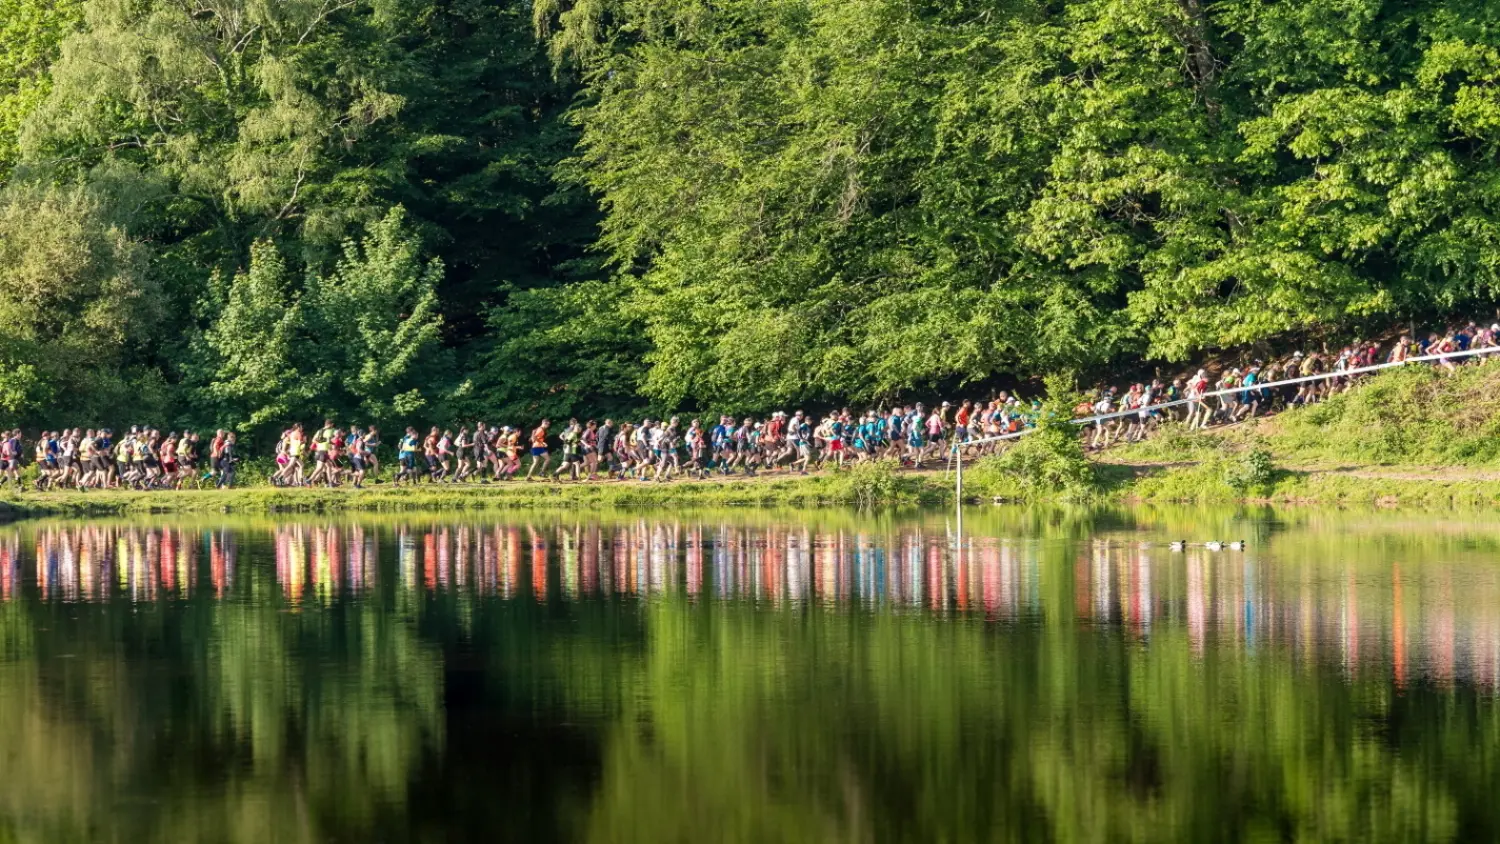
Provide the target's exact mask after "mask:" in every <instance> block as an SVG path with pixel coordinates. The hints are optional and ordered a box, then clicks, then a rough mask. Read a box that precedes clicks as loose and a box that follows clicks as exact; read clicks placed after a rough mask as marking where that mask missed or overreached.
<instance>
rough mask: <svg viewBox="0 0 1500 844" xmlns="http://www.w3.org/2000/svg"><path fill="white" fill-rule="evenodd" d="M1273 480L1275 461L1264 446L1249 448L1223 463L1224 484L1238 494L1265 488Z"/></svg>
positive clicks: (1274, 476) (1274, 477)
mask: <svg viewBox="0 0 1500 844" xmlns="http://www.w3.org/2000/svg"><path fill="white" fill-rule="evenodd" d="M1275 480H1276V466H1275V463H1274V462H1273V461H1272V460H1271V452H1269V451H1267V450H1265V449H1264V448H1260V447H1256V448H1252V449H1249V450H1248V451H1244V452H1241V453H1240V454H1239V455H1238V456H1237V457H1234V458H1231V459H1229V460H1227V461H1225V463H1224V484H1225V485H1226V486H1228V487H1229V488H1230V489H1232V490H1234V491H1235V492H1237V493H1239V494H1240V495H1247V494H1249V493H1250V492H1251V491H1252V490H1264V489H1267V488H1269V487H1270V486H1271V483H1272V482H1273V481H1275Z"/></svg>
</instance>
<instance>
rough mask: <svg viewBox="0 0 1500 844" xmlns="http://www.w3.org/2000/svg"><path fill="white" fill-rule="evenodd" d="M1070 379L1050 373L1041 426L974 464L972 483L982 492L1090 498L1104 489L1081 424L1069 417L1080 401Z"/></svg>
mask: <svg viewBox="0 0 1500 844" xmlns="http://www.w3.org/2000/svg"><path fill="white" fill-rule="evenodd" d="M1077 403H1078V402H1077V396H1076V395H1075V394H1074V393H1073V391H1072V388H1071V385H1069V384H1068V383H1067V382H1066V381H1064V380H1063V379H1048V381H1047V402H1046V403H1045V404H1044V405H1043V407H1042V412H1041V414H1040V416H1039V418H1038V420H1037V427H1036V430H1035V431H1033V432H1032V433H1030V434H1027V435H1026V436H1024V437H1021V438H1019V439H1017V440H1016V441H1015V442H1014V443H1013V444H1012V445H1010V446H1009V447H1007V448H1006V449H1005V450H1004V451H1001V452H1000V453H999V454H997V455H995V456H993V457H987V458H984V459H982V460H980V461H978V462H977V463H976V464H975V467H974V471H973V473H972V476H971V478H970V479H969V480H970V489H972V490H976V491H978V492H979V494H981V495H992V496H996V497H1000V498H1015V499H1021V500H1035V499H1039V498H1059V499H1064V500H1076V499H1082V498H1091V497H1093V496H1094V495H1096V494H1097V493H1098V492H1099V479H1098V475H1097V474H1096V472H1095V470H1094V464H1093V463H1091V462H1090V461H1089V459H1088V456H1087V455H1086V454H1084V451H1083V443H1082V442H1081V441H1080V440H1079V438H1078V428H1077V427H1076V426H1075V425H1073V424H1072V422H1070V421H1069V418H1070V416H1071V408H1072V407H1073V406H1074V405H1075V404H1077Z"/></svg>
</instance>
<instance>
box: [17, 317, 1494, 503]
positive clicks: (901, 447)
mask: <svg viewBox="0 0 1500 844" xmlns="http://www.w3.org/2000/svg"><path fill="white" fill-rule="evenodd" d="M1495 347H1500V324H1495V325H1491V326H1490V327H1489V328H1481V327H1479V326H1477V325H1475V324H1473V323H1470V324H1468V325H1467V326H1464V327H1462V328H1457V329H1455V330H1452V331H1450V332H1448V333H1446V334H1444V335H1437V334H1433V335H1430V336H1428V337H1427V338H1426V339H1421V340H1413V339H1412V338H1411V337H1409V336H1402V337H1401V338H1400V339H1399V340H1397V341H1396V342H1395V343H1394V344H1392V345H1391V347H1390V348H1389V349H1386V350H1385V351H1382V349H1381V345H1380V344H1379V343H1376V342H1373V341H1372V342H1363V341H1359V342H1355V343H1353V344H1351V345H1349V346H1346V347H1344V348H1343V349H1341V350H1340V351H1338V352H1337V353H1327V352H1311V353H1308V354H1303V353H1302V352H1296V353H1293V354H1291V355H1289V356H1287V357H1285V358H1282V359H1279V360H1273V361H1271V362H1270V363H1266V362H1263V361H1260V360H1253V361H1251V362H1249V363H1248V364H1247V365H1245V366H1243V367H1227V368H1225V369H1223V370H1222V371H1221V372H1220V373H1219V374H1218V375H1217V376H1213V377H1211V376H1210V375H1209V373H1208V371H1207V370H1206V369H1199V370H1198V371H1197V372H1196V373H1194V374H1192V375H1189V376H1184V377H1179V378H1175V379H1172V380H1171V381H1170V383H1167V382H1164V381H1163V380H1161V379H1156V380H1153V381H1152V382H1151V383H1150V384H1145V383H1137V384H1132V385H1131V386H1129V387H1128V388H1126V389H1124V390H1120V389H1118V388H1115V387H1108V388H1100V389H1097V390H1095V391H1093V392H1092V393H1091V394H1090V395H1089V397H1088V398H1087V399H1086V400H1085V401H1083V402H1081V403H1080V404H1079V405H1078V406H1077V407H1076V408H1075V409H1074V417H1075V419H1080V420H1084V421H1086V422H1088V423H1089V424H1087V425H1085V426H1084V427H1083V429H1082V433H1081V436H1082V437H1083V438H1084V443H1085V445H1086V446H1087V447H1089V448H1092V449H1101V448H1107V447H1109V446H1110V445H1113V444H1116V443H1118V442H1122V441H1125V442H1137V441H1140V440H1141V439H1144V438H1145V437H1146V436H1147V434H1148V433H1149V432H1150V431H1151V429H1152V428H1154V427H1156V426H1157V425H1160V424H1161V423H1163V422H1166V421H1175V422H1180V423H1183V424H1185V425H1187V426H1188V427H1189V428H1194V429H1197V428H1205V427H1209V426H1214V425H1224V424H1230V423H1234V422H1239V421H1242V420H1245V419H1249V418H1253V417H1256V416H1260V415H1264V414H1267V413H1272V412H1275V411H1277V410H1281V409H1283V408H1286V407H1295V406H1298V405H1304V404H1311V403H1314V402H1318V401H1321V400H1322V399H1324V398H1326V397H1327V396H1329V395H1332V394H1334V393H1337V392H1339V391H1342V390H1346V389H1348V388H1349V386H1350V385H1351V384H1353V383H1354V382H1355V381H1356V380H1357V379H1358V378H1359V377H1360V375H1359V374H1358V373H1357V372H1356V370H1359V369H1360V368H1362V367H1369V366H1374V365H1376V364H1379V363H1401V362H1404V361H1406V360H1407V359H1408V358H1411V357H1418V356H1423V355H1436V354H1442V353H1447V352H1461V351H1469V350H1471V349H1480V348H1495ZM1477 359H1478V360H1480V361H1483V360H1487V359H1488V356H1484V357H1480V358H1477ZM1460 360H1463V359H1460ZM1435 365H1438V366H1441V367H1443V368H1445V369H1448V370H1450V371H1451V370H1453V369H1455V368H1456V367H1457V366H1458V363H1456V362H1455V361H1453V360H1441V361H1437V362H1436V364H1435ZM1342 372H1350V373H1351V374H1350V375H1348V376H1337V375H1336V376H1335V377H1331V378H1322V379H1318V380H1308V381H1301V382H1296V383H1289V384H1288V383H1283V384H1279V385H1277V386H1264V385H1267V384H1271V383H1273V382H1285V381H1294V382H1295V381H1296V379H1299V378H1303V377H1308V376H1318V375H1324V374H1336V373H1342ZM1041 408H1042V405H1041V402H1040V401H1039V400H1037V399H1031V400H1025V399H1022V398H1020V397H1019V396H1016V395H1013V394H1010V393H1008V392H1006V391H1001V392H1000V393H999V394H998V395H997V396H996V397H995V398H994V399H991V400H989V401H973V400H964V401H962V402H960V403H958V404H953V403H951V402H946V401H945V402H942V403H941V404H939V405H937V406H935V407H932V408H930V409H929V408H928V407H927V406H926V405H924V404H922V403H917V404H913V405H910V406H899V407H893V408H886V409H881V410H868V411H863V412H851V411H850V410H849V409H848V408H845V409H842V410H839V411H835V412H832V413H828V414H825V415H822V416H821V417H816V418H815V417H814V416H812V415H809V414H807V413H804V412H803V411H800V410H798V411H795V412H793V413H790V414H789V413H786V412H784V411H777V412H775V413H772V414H771V415H770V416H769V417H768V418H765V419H755V418H752V417H744V418H736V417H730V416H720V417H718V419H717V420H714V419H709V420H707V421H704V420H702V419H696V418H695V419H691V420H686V421H684V420H683V419H682V418H681V417H677V416H674V417H671V418H670V419H665V420H653V419H644V420H642V421H640V422H638V423H636V422H626V421H622V422H619V423H616V422H615V420H613V419H604V420H602V421H599V420H594V419H589V420H587V421H583V422H580V421H579V420H577V419H571V420H569V421H568V422H567V424H565V425H562V426H559V428H560V430H554V427H553V425H552V423H551V421H550V420H546V419H544V420H542V421H541V423H540V424H538V425H536V426H535V427H532V428H529V429H524V430H523V429H522V428H515V427H511V426H508V425H489V424H486V423H483V422H478V423H476V424H474V425H473V426H472V427H471V426H468V425H463V426H459V427H458V428H457V430H456V431H455V430H454V429H452V428H438V427H433V428H429V429H428V430H427V432H426V433H425V434H424V433H422V432H420V431H418V430H417V429H416V428H412V427H409V428H407V429H406V430H405V431H404V432H403V433H402V435H401V436H400V437H399V438H397V439H396V441H395V442H394V443H393V444H392V445H393V447H394V452H395V465H394V468H393V470H392V473H391V479H392V481H393V483H394V484H395V485H397V486H401V485H413V484H417V483H424V482H425V483H474V482H491V481H497V482H498V481H508V480H515V479H520V480H523V481H532V480H553V481H557V480H564V479H566V480H571V481H597V480H601V479H616V480H638V481H666V480H670V479H672V478H675V477H688V478H700V479H701V478H706V477H709V476H710V475H714V474H718V475H730V474H743V475H747V476H753V475H756V474H759V473H767V472H786V473H799V474H804V475H805V474H807V473H808V472H810V471H813V470H814V469H816V468H827V467H832V468H843V467H844V466H846V465H849V464H852V463H861V462H867V461H874V460H892V461H899V462H900V463H901V464H902V465H905V466H908V467H913V468H920V467H923V466H926V465H930V464H932V463H933V462H934V461H943V460H946V459H947V458H948V457H949V456H950V455H951V454H952V453H953V452H954V451H955V450H956V448H955V447H957V448H961V449H964V450H965V454H966V455H971V454H974V453H989V452H992V451H994V450H996V449H998V448H1000V447H1003V445H1004V442H1005V435H1007V434H1019V433H1021V432H1023V431H1024V430H1026V429H1027V428H1030V427H1033V426H1034V425H1035V424H1036V422H1037V418H1038V415H1039V414H1040V412H1041ZM1094 417H1106V418H1102V419H1095V418H1094ZM0 437H3V438H0V485H5V484H14V485H15V486H16V487H17V488H23V484H22V476H21V465H22V462H23V457H24V453H23V448H24V443H23V440H22V436H21V432H20V431H19V430H12V431H9V432H5V433H3V435H0ZM997 438H998V439H997ZM31 445H32V448H33V453H34V457H35V465H36V467H37V474H36V479H35V484H36V487H37V488H38V489H62V488H70V489H79V490H88V489H104V488H127V489H183V488H186V487H195V488H202V487H204V486H214V487H218V488H225V487H232V486H234V483H235V475H236V467H237V465H238V463H239V456H238V454H237V453H236V450H237V444H236V436H235V434H234V432H232V431H226V430H219V431H216V432H215V433H214V434H213V435H212V436H211V437H205V438H200V437H199V435H198V434H197V433H195V432H191V431H182V432H180V433H179V432H174V431H168V432H167V433H166V434H162V433H161V432H160V431H158V430H156V429H154V428H142V427H133V428H131V429H130V431H129V432H128V433H125V434H122V435H120V436H118V437H117V436H116V435H115V433H114V431H112V430H110V429H107V428H105V429H80V428H73V429H71V430H61V431H43V432H42V433H41V434H40V435H39V436H38V438H37V439H36V440H35V441H34V442H33V443H32V444H31ZM380 447H381V435H380V432H379V430H377V429H376V428H375V427H374V426H373V425H372V426H358V425H354V426H348V427H344V426H340V425H338V424H337V423H336V422H335V421H334V420H332V419H329V420H325V421H324V423H323V425H322V426H321V427H319V428H317V429H316V430H315V431H312V432H311V433H309V432H308V431H307V430H306V429H304V427H303V426H302V425H300V424H299V425H294V426H292V427H290V428H288V429H286V430H285V431H284V432H282V434H281V436H280V438H279V439H278V441H277V443H276V448H275V453H274V456H275V463H276V465H275V468H274V470H273V471H272V472H271V474H270V478H269V479H270V482H271V483H272V484H275V485H277V486H293V487H295V486H340V485H343V484H349V485H352V486H354V487H362V486H364V485H365V483H366V482H367V481H372V480H376V479H379V478H380V477H381V460H380V457H379V453H380ZM523 470H524V471H523Z"/></svg>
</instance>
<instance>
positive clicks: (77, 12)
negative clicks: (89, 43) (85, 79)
mask: <svg viewBox="0 0 1500 844" xmlns="http://www.w3.org/2000/svg"><path fill="white" fill-rule="evenodd" d="M81 17H82V4H81V3H80V2H78V0H0V180H3V179H4V178H5V177H6V176H8V175H9V174H10V171H11V168H12V167H14V166H15V164H16V159H17V157H18V154H19V150H18V148H17V140H18V136H19V134H20V131H21V124H22V122H23V121H24V120H25V119H26V117H27V116H28V115H29V114H31V112H32V111H33V110H34V109H35V108H36V106H37V104H38V103H40V102H41V101H42V99H43V98H45V97H46V95H47V91H48V89H49V88H50V86H51V76H50V73H49V68H50V66H51V64H52V62H53V61H54V60H55V59H56V58H57V48H58V43H59V42H60V41H61V40H62V38H63V35H64V34H66V33H67V32H68V30H69V29H71V28H72V27H73V26H74V25H76V24H77V22H78V20H79V18H81Z"/></svg>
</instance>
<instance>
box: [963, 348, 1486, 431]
mask: <svg viewBox="0 0 1500 844" xmlns="http://www.w3.org/2000/svg"><path fill="white" fill-rule="evenodd" d="M1497 353H1500V346H1486V347H1484V348H1482V349H1468V350H1465V351H1462V352H1443V353H1441V354H1436V355H1419V356H1417V357H1412V358H1407V359H1406V360H1403V361H1395V362H1388V363H1376V364H1371V365H1370V366H1356V367H1353V368H1352V369H1345V370H1342V371H1338V372H1320V373H1318V374H1317V375H1303V376H1301V377H1299V378H1287V379H1285V380H1282V381H1266V382H1265V383H1260V384H1250V385H1248V386H1244V387H1230V388H1229V389H1227V390H1213V391H1211V392H1207V393H1204V394H1203V395H1201V396H1196V397H1194V398H1190V399H1174V400H1172V401H1168V402H1161V403H1160V404H1149V405H1146V406H1145V407H1143V408H1141V407H1137V408H1133V409H1131V410H1117V411H1114V412H1113V413H1101V414H1099V415H1097V416H1085V417H1082V418H1079V419H1069V420H1068V421H1069V422H1072V423H1073V424H1075V425H1090V424H1093V423H1095V422H1104V421H1106V420H1109V419H1123V418H1125V417H1127V416H1135V417H1139V416H1140V415H1141V413H1143V412H1144V413H1147V414H1150V413H1152V412H1154V411H1158V410H1162V409H1164V408H1168V407H1177V406H1179V405H1184V404H1192V403H1193V402H1202V401H1204V400H1206V399H1211V398H1216V397H1218V396H1229V395H1235V394H1240V393H1245V392H1249V391H1251V390H1269V389H1271V388H1273V387H1285V386H1289V385H1292V384H1306V383H1308V382H1311V381H1327V380H1329V379H1332V378H1347V377H1349V376H1352V375H1363V374H1365V373H1367V372H1379V371H1380V370H1383V369H1394V368H1396V367H1398V366H1406V365H1407V364H1413V363H1430V362H1436V361H1443V360H1450V359H1452V358H1462V357H1474V356H1476V355H1489V354H1497ZM1034 430H1036V429H1035V428H1026V429H1024V430H1020V431H1013V432H1011V433H1009V434H1001V435H999V436H996V437H984V438H982V439H977V440H967V441H965V442H961V443H954V444H953V448H954V449H955V450H956V449H958V448H968V447H969V446H975V445H984V444H985V443H994V442H1001V441H1004V440H1013V439H1016V438H1018V437H1024V436H1026V435H1027V434H1029V433H1031V432H1032V431H1034Z"/></svg>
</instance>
